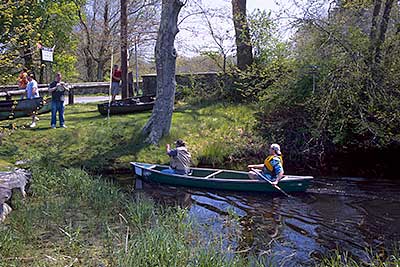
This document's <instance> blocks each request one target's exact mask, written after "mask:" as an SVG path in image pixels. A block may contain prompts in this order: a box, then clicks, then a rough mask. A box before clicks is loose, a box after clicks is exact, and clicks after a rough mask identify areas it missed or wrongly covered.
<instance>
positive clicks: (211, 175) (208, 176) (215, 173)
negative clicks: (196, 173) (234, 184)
mask: <svg viewBox="0 0 400 267" xmlns="http://www.w3.org/2000/svg"><path fill="white" fill-rule="evenodd" d="M221 172H223V170H219V171H216V172H213V173H211V174H209V175H207V176H206V177H204V179H208V178H211V177H213V176H215V175H217V174H219V173H221Z"/></svg>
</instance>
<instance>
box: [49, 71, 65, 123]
mask: <svg viewBox="0 0 400 267" xmlns="http://www.w3.org/2000/svg"><path fill="white" fill-rule="evenodd" d="M61 79H62V77H61V73H60V72H57V74H56V77H55V80H54V81H53V82H51V83H50V85H49V92H51V128H53V129H55V128H56V124H57V117H56V116H57V112H58V119H59V122H60V127H61V128H67V126H66V125H65V120H64V99H65V96H64V95H65V92H66V91H68V86H67V85H66V84H65V83H64V82H62V81H61Z"/></svg>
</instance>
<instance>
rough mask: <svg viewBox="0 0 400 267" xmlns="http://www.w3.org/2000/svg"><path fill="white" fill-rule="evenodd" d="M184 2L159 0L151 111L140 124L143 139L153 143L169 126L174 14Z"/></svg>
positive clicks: (172, 73) (171, 104)
mask: <svg viewBox="0 0 400 267" xmlns="http://www.w3.org/2000/svg"><path fill="white" fill-rule="evenodd" d="M183 5H184V3H183V2H181V1H180V0H163V1H162V11H161V20H160V28H159V30H158V36H157V43H156V48H155V54H156V69H157V98H156V102H155V104H154V108H153V113H152V114H151V117H150V119H149V121H148V122H147V123H146V125H145V126H144V128H143V133H144V134H146V135H148V138H147V141H148V142H149V143H152V144H157V143H158V142H159V141H160V139H161V137H162V136H164V135H166V134H168V133H169V131H170V128H171V120H172V112H173V109H174V101H175V87H176V81H175V68H176V65H175V64H176V50H175V48H174V42H175V36H176V34H177V33H178V31H179V30H178V25H177V21H178V15H179V12H180V10H181V8H182V6H183Z"/></svg>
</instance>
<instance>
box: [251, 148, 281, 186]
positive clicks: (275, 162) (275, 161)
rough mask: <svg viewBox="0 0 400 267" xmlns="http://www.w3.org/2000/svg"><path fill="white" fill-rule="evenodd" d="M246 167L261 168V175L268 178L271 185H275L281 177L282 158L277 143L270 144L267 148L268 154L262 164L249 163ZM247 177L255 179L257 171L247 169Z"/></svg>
mask: <svg viewBox="0 0 400 267" xmlns="http://www.w3.org/2000/svg"><path fill="white" fill-rule="evenodd" d="M247 168H249V170H251V169H260V170H262V175H264V176H265V177H266V178H268V179H269V180H270V181H271V182H272V184H273V185H277V184H278V183H279V181H280V180H281V179H282V178H283V159H282V153H281V148H280V146H279V145H278V144H272V145H271V146H270V148H269V155H268V157H267V158H266V159H265V160H264V163H263V164H250V165H248V166H247ZM249 177H250V178H251V179H257V173H255V172H254V171H249Z"/></svg>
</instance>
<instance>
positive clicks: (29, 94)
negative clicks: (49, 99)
mask: <svg viewBox="0 0 400 267" xmlns="http://www.w3.org/2000/svg"><path fill="white" fill-rule="evenodd" d="M34 77H35V76H34V74H33V73H31V74H29V75H28V77H27V78H28V84H27V86H26V98H27V99H33V98H36V97H40V95H39V88H38V83H37V81H36V80H35V79H34ZM38 120H39V118H38V117H36V113H35V111H34V112H33V113H32V123H31V125H30V127H31V128H34V127H36V121H38Z"/></svg>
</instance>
